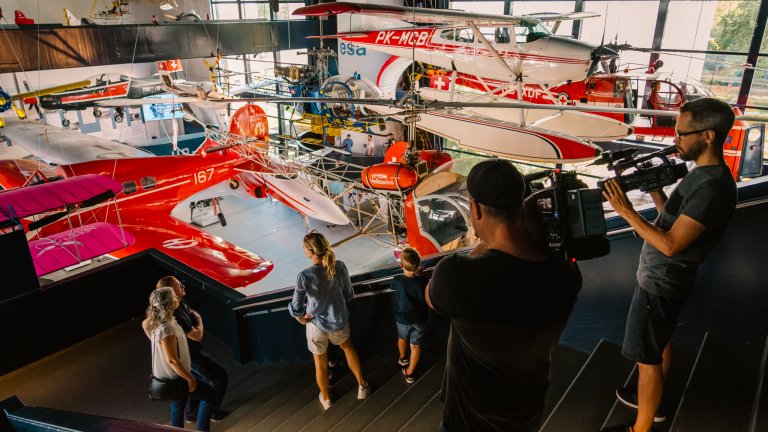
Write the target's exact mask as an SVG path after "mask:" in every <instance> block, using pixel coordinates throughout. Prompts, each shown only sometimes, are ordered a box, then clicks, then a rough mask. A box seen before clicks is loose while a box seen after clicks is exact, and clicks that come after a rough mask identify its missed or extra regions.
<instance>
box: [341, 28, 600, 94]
mask: <svg viewBox="0 0 768 432" xmlns="http://www.w3.org/2000/svg"><path fill="white" fill-rule="evenodd" d="M511 29H514V27H511ZM504 34H505V35H506V34H508V32H506V33H504ZM485 36H486V38H487V39H488V40H489V41H490V44H491V46H492V47H493V48H494V49H495V50H496V51H497V52H498V55H499V58H501V59H503V61H504V62H505V63H506V64H507V65H508V66H509V68H507V67H504V66H503V65H502V64H500V63H499V58H496V57H495V55H494V54H493V53H492V52H491V51H490V50H489V49H487V48H486V47H485V46H484V45H483V44H482V43H481V42H480V41H479V40H478V38H477V37H474V36H473V35H472V33H471V32H470V31H469V29H468V28H459V27H450V28H449V27H439V28H436V27H421V28H416V29H414V28H410V29H393V30H377V31H369V32H365V36H362V35H361V34H360V33H357V34H356V35H355V36H353V37H349V38H342V39H343V40H345V41H348V42H351V43H353V44H355V45H360V46H363V47H368V48H370V49H373V50H376V51H381V52H385V53H388V54H392V55H394V56H398V57H403V58H408V59H413V60H415V61H420V62H424V63H428V64H431V65H434V66H437V67H441V68H445V69H448V70H458V71H460V72H466V73H470V74H472V75H475V76H479V77H483V78H489V79H494V80H502V81H514V80H515V79H516V78H517V77H516V76H515V73H517V72H522V76H523V81H524V82H525V83H527V84H542V85H552V84H559V83H561V82H564V81H568V80H573V81H580V80H583V79H584V78H585V76H586V73H587V70H588V69H589V66H590V63H591V60H592V58H591V55H592V51H593V49H594V48H595V47H594V46H592V45H590V44H588V43H585V42H581V41H577V40H573V39H569V38H564V37H560V36H554V35H551V34H542V35H540V36H538V37H531V38H530V39H531V41H530V42H526V40H528V38H527V37H523V36H519V39H520V40H518V41H517V42H516V41H514V40H512V39H511V38H515V37H516V36H515V35H514V34H512V35H510V36H509V37H502V38H499V40H501V41H502V42H495V39H494V35H492V34H491V35H485ZM507 40H508V42H505V41H507Z"/></svg>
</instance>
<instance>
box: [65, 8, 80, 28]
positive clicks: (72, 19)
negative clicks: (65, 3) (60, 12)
mask: <svg viewBox="0 0 768 432" xmlns="http://www.w3.org/2000/svg"><path fill="white" fill-rule="evenodd" d="M64 18H65V19H66V20H67V25H68V26H76V25H77V24H78V23H79V22H80V20H79V19H77V17H76V16H75V14H73V13H72V11H70V10H69V9H67V8H64Z"/></svg>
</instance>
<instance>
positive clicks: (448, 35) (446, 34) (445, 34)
mask: <svg viewBox="0 0 768 432" xmlns="http://www.w3.org/2000/svg"><path fill="white" fill-rule="evenodd" d="M453 34H454V29H448V30H443V31H441V32H440V37H441V38H443V39H445V40H449V41H452V40H453V37H454V36H453Z"/></svg>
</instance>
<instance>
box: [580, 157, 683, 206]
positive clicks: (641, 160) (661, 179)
mask: <svg viewBox="0 0 768 432" xmlns="http://www.w3.org/2000/svg"><path fill="white" fill-rule="evenodd" d="M635 152H637V149H627V150H621V151H618V152H615V153H611V152H604V153H603V154H602V155H601V156H600V159H598V160H597V161H595V162H593V163H592V164H591V165H602V164H608V169H609V170H612V171H613V172H615V173H616V179H618V181H619V186H621V189H622V190H623V191H624V192H629V191H631V190H635V189H640V190H641V191H643V192H650V191H655V190H659V189H661V188H663V187H664V186H668V185H671V184H674V183H675V182H676V181H677V180H678V179H681V178H683V177H685V175H686V174H688V167H687V166H686V165H685V163H684V162H680V163H675V162H673V161H671V160H670V159H669V158H668V157H667V156H669V155H671V154H673V153H677V152H678V150H677V147H675V146H669V147H667V148H665V149H664V150H659V151H657V152H654V153H650V154H648V155H645V156H641V157H638V158H632V156H634V154H635ZM654 159H658V160H659V161H660V163H654V162H653V160H654ZM629 168H635V171H634V172H632V173H630V174H627V175H623V172H624V171H625V170H627V169H629ZM606 180H607V179H603V180H600V181H599V182H597V186H598V187H599V188H600V190H601V191H602V190H605V182H606ZM603 199H605V198H603Z"/></svg>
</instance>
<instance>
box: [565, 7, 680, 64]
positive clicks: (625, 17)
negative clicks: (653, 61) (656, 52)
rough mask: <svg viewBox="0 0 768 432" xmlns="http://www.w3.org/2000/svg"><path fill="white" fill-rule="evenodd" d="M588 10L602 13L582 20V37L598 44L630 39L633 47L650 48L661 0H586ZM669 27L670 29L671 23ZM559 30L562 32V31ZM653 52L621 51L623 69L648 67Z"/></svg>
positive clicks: (668, 29) (585, 8)
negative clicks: (659, 0)
mask: <svg viewBox="0 0 768 432" xmlns="http://www.w3.org/2000/svg"><path fill="white" fill-rule="evenodd" d="M584 11H585V12H595V13H599V14H601V16H600V17H598V18H588V19H585V20H582V22H581V40H583V41H586V42H591V43H593V44H596V45H599V44H600V42H601V41H604V42H606V43H607V42H611V41H617V42H618V43H628V44H629V45H632V46H633V47H643V48H649V47H651V46H652V45H653V33H654V30H655V27H656V16H657V15H658V12H659V2H658V1H625V2H617V1H585V2H584ZM667 31H674V30H671V28H670V27H668V28H667ZM558 33H560V34H562V32H561V31H558ZM649 58H650V54H648V53H643V52H637V51H622V52H621V63H622V65H623V67H620V68H619V69H620V70H621V69H623V68H624V67H626V66H629V68H646V67H648V60H649Z"/></svg>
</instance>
